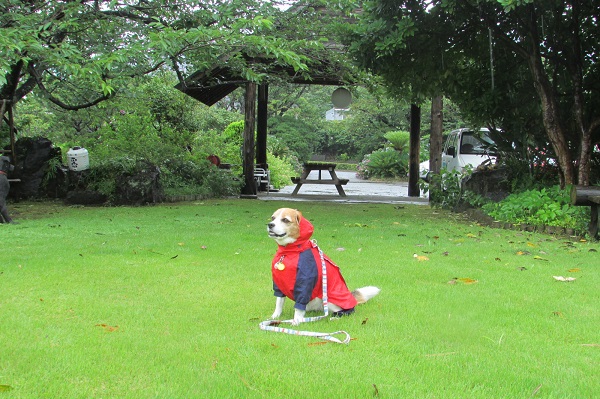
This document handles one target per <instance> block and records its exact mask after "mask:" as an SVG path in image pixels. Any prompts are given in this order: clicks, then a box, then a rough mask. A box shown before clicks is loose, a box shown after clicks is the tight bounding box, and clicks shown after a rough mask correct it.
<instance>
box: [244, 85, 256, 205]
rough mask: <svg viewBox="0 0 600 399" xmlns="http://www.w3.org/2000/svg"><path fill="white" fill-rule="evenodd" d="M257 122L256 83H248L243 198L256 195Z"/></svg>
mask: <svg viewBox="0 0 600 399" xmlns="http://www.w3.org/2000/svg"><path fill="white" fill-rule="evenodd" d="M255 122H256V83H252V82H248V83H246V95H245V109H244V146H243V151H242V155H243V160H242V162H243V171H244V187H242V195H241V197H242V198H257V197H256V182H255V180H254V126H255Z"/></svg>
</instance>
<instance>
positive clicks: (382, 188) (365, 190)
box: [259, 171, 429, 205]
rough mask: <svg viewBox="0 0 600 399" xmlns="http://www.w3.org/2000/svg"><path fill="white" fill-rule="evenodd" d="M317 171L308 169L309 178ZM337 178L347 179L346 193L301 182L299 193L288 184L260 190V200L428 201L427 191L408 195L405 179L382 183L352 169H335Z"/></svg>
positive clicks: (423, 202) (321, 185)
mask: <svg viewBox="0 0 600 399" xmlns="http://www.w3.org/2000/svg"><path fill="white" fill-rule="evenodd" d="M317 173H318V172H317V171H313V172H311V174H310V175H309V178H314V179H316V178H317V177H318V176H317ZM336 174H337V176H338V177H339V178H340V179H348V184H346V185H345V186H344V191H345V192H346V197H341V196H340V195H339V194H338V192H337V190H336V188H335V186H334V185H328V184H304V185H303V186H302V187H301V188H300V191H299V192H298V195H296V196H292V195H291V194H292V191H294V188H295V187H296V185H289V186H286V187H284V188H282V189H280V190H279V191H278V192H276V193H269V194H268V195H267V194H266V193H261V194H260V195H259V198H260V199H263V200H286V201H335V202H384V203H415V204H423V205H426V204H428V203H429V200H428V196H427V194H425V195H423V194H421V197H409V196H408V183H407V182H396V183H381V182H373V181H370V180H361V179H358V178H357V177H356V173H355V172H346V171H336Z"/></svg>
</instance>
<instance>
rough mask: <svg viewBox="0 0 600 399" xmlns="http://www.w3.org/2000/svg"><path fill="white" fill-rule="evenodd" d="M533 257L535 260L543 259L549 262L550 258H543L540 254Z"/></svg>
mask: <svg viewBox="0 0 600 399" xmlns="http://www.w3.org/2000/svg"><path fill="white" fill-rule="evenodd" d="M533 259H535V260H543V261H544V262H548V259H544V258H542V257H541V256H538V255H536V256H534V257H533Z"/></svg>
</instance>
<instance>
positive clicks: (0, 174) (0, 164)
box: [0, 156, 15, 223]
mask: <svg viewBox="0 0 600 399" xmlns="http://www.w3.org/2000/svg"><path fill="white" fill-rule="evenodd" d="M14 169H15V167H14V166H12V165H11V163H10V158H9V157H5V156H1V157H0V223H5V222H6V223H14V222H13V220H12V219H11V217H10V216H9V215H8V209H7V207H6V197H7V196H8V191H9V190H10V183H9V182H8V176H7V175H8V172H12V171H13V170H14Z"/></svg>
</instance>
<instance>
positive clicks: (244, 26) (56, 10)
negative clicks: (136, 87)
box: [0, 0, 322, 110]
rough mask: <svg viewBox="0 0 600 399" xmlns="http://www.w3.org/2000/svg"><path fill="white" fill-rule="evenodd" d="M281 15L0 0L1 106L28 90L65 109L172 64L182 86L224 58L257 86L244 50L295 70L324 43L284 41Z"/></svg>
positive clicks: (246, 8)
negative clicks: (278, 22) (279, 21)
mask: <svg viewBox="0 0 600 399" xmlns="http://www.w3.org/2000/svg"><path fill="white" fill-rule="evenodd" d="M281 14H282V11H281V10H279V9H278V8H276V7H275V6H274V3H271V2H263V1H259V0H232V1H220V0H211V1H203V2H185V1H183V2H181V1H174V0H146V1H140V2H138V1H130V2H129V1H128V2H115V1H110V0H95V1H91V0H83V1H76V2H74V1H70V0H49V1H48V0H44V1H41V0H11V1H8V0H3V1H2V2H1V4H0V100H7V101H9V102H10V103H11V104H12V105H14V104H15V103H17V102H18V101H20V100H21V99H23V98H24V97H25V96H26V95H27V94H28V93H30V92H31V91H32V90H34V89H35V90H36V91H38V92H39V93H40V94H43V96H44V97H45V98H47V99H48V100H49V101H51V102H52V103H54V104H56V105H58V106H60V107H62V108H64V109H69V110H77V109H83V108H88V107H91V106H94V105H96V104H98V103H100V102H101V101H104V100H106V99H107V98H110V97H111V96H114V95H115V94H116V93H117V91H118V89H119V87H120V86H121V85H122V84H123V81H124V80H126V79H129V78H130V77H132V76H141V75H145V74H149V73H152V72H154V71H157V70H158V69H160V68H170V69H172V70H173V71H175V72H176V74H177V76H178V78H179V80H180V81H183V80H184V78H185V76H184V75H185V74H187V73H191V72H194V71H195V70H196V69H197V68H199V67H206V66H212V65H214V64H216V63H217V61H218V60H222V59H223V58H222V57H224V56H230V59H229V60H228V61H229V64H230V65H231V66H233V67H236V68H239V70H240V73H241V74H242V76H244V77H245V78H246V79H248V80H251V81H258V80H260V79H261V78H262V75H261V71H259V70H253V69H252V67H251V66H249V65H248V64H247V63H246V62H245V59H244V58H243V57H242V56H240V55H239V54H243V53H244V52H246V53H250V54H254V55H261V56H264V57H266V58H268V59H270V60H272V61H273V62H276V63H281V64H284V65H287V66H290V67H292V68H294V69H295V70H297V71H298V72H299V73H301V72H302V70H305V69H306V68H307V66H306V62H307V61H308V59H309V57H308V56H307V54H308V53H309V52H311V51H313V50H315V51H317V50H320V49H322V45H321V43H320V41H319V40H312V38H310V39H299V38H298V35H296V36H295V37H289V35H287V33H289V32H287V31H286V30H285V29H281V27H279V28H278V26H276V25H275V23H274V21H275V20H277V19H278V18H279V16H281ZM296 17H297V18H299V16H298V15H296ZM300 17H301V16H300ZM288 18H291V16H288ZM232 54H238V55H237V56H236V55H234V56H232Z"/></svg>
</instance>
